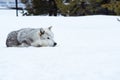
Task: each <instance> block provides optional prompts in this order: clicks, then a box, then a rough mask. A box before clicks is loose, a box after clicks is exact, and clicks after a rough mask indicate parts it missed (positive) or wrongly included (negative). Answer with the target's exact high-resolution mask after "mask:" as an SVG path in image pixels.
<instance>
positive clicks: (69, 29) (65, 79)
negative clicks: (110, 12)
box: [0, 11, 120, 80]
mask: <svg viewBox="0 0 120 80" xmlns="http://www.w3.org/2000/svg"><path fill="white" fill-rule="evenodd" d="M0 18H1V19H0V22H1V23H0V28H1V29H0V80H120V22H118V21H117V19H116V18H120V17H119V16H104V15H97V16H96V15H95V16H84V17H83V16H82V17H62V16H59V17H49V16H26V17H22V16H19V17H16V16H15V12H12V11H9V12H7V13H5V12H4V11H0ZM51 25H52V26H53V29H52V30H53V32H54V35H55V41H56V42H57V43H58V45H57V46H56V47H41V48H36V47H28V48H7V47H6V45H5V41H6V37H7V34H8V33H9V32H11V31H13V30H17V29H21V28H26V27H32V28H38V27H49V26H51Z"/></svg>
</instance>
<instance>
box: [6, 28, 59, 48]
mask: <svg viewBox="0 0 120 80" xmlns="http://www.w3.org/2000/svg"><path fill="white" fill-rule="evenodd" d="M53 37H54V35H53V33H52V31H51V27H48V28H45V29H43V28H37V29H35V28H24V29H20V30H17V31H12V32H11V33H9V34H8V37H7V40H6V46H7V47H28V46H35V47H42V46H55V45H56V44H57V43H56V42H55V41H54V40H53Z"/></svg>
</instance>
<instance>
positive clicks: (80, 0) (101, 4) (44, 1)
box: [22, 0, 120, 16]
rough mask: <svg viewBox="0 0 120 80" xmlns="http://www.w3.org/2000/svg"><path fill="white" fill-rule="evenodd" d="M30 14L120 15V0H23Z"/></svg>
mask: <svg viewBox="0 0 120 80" xmlns="http://www.w3.org/2000/svg"><path fill="white" fill-rule="evenodd" d="M22 2H23V3H24V4H26V10H27V11H28V14H29V15H49V16H52V15H53V16H57V15H58V14H61V15H63V16H83V15H97V14H104V15H120V0H22Z"/></svg>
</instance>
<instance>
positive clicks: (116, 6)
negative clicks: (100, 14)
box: [102, 1, 120, 15]
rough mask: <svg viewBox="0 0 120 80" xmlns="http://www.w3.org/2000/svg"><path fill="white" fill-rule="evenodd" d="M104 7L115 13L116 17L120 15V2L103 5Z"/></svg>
mask: <svg viewBox="0 0 120 80" xmlns="http://www.w3.org/2000/svg"><path fill="white" fill-rule="evenodd" d="M102 7H104V8H107V9H109V10H110V11H114V12H115V13H116V15H120V1H115V2H111V3H108V4H104V5H102Z"/></svg>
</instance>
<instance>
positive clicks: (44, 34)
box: [40, 26, 57, 47]
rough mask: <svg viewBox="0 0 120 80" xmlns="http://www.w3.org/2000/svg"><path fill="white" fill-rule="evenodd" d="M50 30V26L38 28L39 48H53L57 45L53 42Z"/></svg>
mask: <svg viewBox="0 0 120 80" xmlns="http://www.w3.org/2000/svg"><path fill="white" fill-rule="evenodd" d="M51 29H52V26H50V27H48V28H40V41H41V46H51V47H54V46H56V45H57V43H56V42H55V41H54V40H53V39H54V34H53V32H52V30H51Z"/></svg>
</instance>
